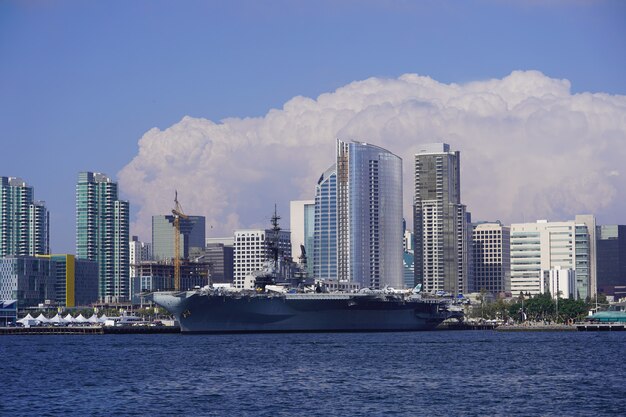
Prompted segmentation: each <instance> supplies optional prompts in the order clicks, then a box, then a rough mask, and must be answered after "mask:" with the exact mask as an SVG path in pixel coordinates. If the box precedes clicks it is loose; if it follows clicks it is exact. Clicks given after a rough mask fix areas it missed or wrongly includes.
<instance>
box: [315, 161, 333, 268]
mask: <svg viewBox="0 0 626 417" xmlns="http://www.w3.org/2000/svg"><path fill="white" fill-rule="evenodd" d="M313 230H314V232H313V275H314V276H315V278H317V279H324V280H328V279H333V280H334V279H337V167H336V165H335V164H333V165H332V166H331V167H330V168H328V169H327V170H326V171H325V172H324V173H323V174H322V175H321V177H320V179H319V180H318V181H317V185H316V186H315V220H314V228H313Z"/></svg>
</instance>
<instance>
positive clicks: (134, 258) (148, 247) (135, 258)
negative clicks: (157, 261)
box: [128, 236, 152, 278]
mask: <svg viewBox="0 0 626 417" xmlns="http://www.w3.org/2000/svg"><path fill="white" fill-rule="evenodd" d="M128 259H129V261H128V262H129V263H130V277H131V278H133V277H136V276H137V268H136V265H137V264H138V263H141V262H144V261H151V260H152V244H151V243H147V242H142V241H140V240H139V238H138V237H137V236H133V237H132V238H131V240H130V242H128Z"/></svg>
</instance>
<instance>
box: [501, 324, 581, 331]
mask: <svg viewBox="0 0 626 417" xmlns="http://www.w3.org/2000/svg"><path fill="white" fill-rule="evenodd" d="M496 330H497V331H499V332H575V331H576V330H577V329H576V326H571V325H567V324H513V325H508V326H498V327H497V328H496Z"/></svg>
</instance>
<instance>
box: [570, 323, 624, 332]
mask: <svg viewBox="0 0 626 417" xmlns="http://www.w3.org/2000/svg"><path fill="white" fill-rule="evenodd" d="M624 326H626V324H624V323H577V324H576V328H577V329H578V331H579V332H618V331H624Z"/></svg>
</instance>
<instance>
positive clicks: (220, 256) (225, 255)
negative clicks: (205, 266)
mask: <svg viewBox="0 0 626 417" xmlns="http://www.w3.org/2000/svg"><path fill="white" fill-rule="evenodd" d="M234 249H235V248H234V247H233V246H232V245H224V244H222V243H209V244H208V245H207V247H206V249H205V250H204V253H205V255H204V256H205V260H206V261H207V262H208V263H209V272H210V277H211V283H212V284H232V283H233V279H234V277H233V267H234V264H233V263H234Z"/></svg>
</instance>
